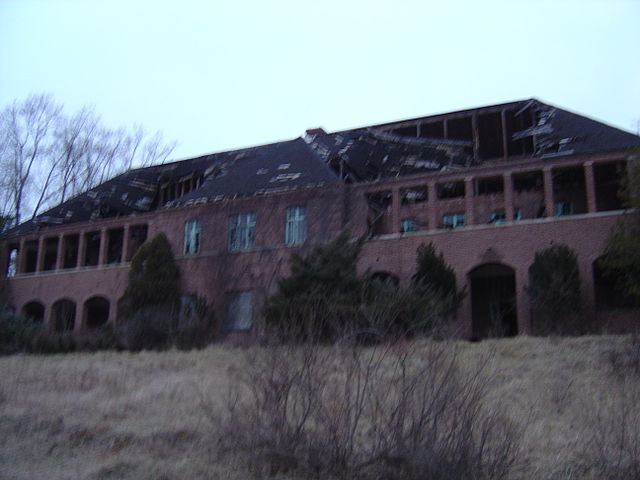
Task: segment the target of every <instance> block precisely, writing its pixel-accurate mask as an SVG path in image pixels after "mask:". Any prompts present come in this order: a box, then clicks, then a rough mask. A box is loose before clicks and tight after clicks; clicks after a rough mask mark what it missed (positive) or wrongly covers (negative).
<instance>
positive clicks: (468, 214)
mask: <svg viewBox="0 0 640 480" xmlns="http://www.w3.org/2000/svg"><path fill="white" fill-rule="evenodd" d="M474 193H475V192H474V188H473V177H466V178H465V179H464V207H465V214H464V217H465V219H464V224H465V225H475V219H474V218H473V217H474V215H473V206H474V205H473V194H474Z"/></svg>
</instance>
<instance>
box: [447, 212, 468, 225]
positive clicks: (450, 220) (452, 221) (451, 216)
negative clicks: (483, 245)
mask: <svg viewBox="0 0 640 480" xmlns="http://www.w3.org/2000/svg"><path fill="white" fill-rule="evenodd" d="M442 224H443V226H444V228H458V227H464V213H448V214H447V215H443V216H442Z"/></svg>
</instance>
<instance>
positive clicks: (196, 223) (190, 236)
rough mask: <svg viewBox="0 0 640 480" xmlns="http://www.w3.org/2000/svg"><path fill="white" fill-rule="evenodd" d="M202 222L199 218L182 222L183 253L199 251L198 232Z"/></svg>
mask: <svg viewBox="0 0 640 480" xmlns="http://www.w3.org/2000/svg"><path fill="white" fill-rule="evenodd" d="M201 230H202V223H201V222H200V220H187V221H186V222H185V224H184V253H185V255H189V254H195V253H198V252H199V251H200V232H201Z"/></svg>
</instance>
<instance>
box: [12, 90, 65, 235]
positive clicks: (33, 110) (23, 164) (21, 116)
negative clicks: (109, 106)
mask: <svg viewBox="0 0 640 480" xmlns="http://www.w3.org/2000/svg"><path fill="white" fill-rule="evenodd" d="M60 113H61V107H60V106H58V105H56V104H55V103H54V102H53V99H52V98H51V97H50V96H48V95H35V96H31V97H29V98H27V100H25V101H24V102H22V103H18V102H14V103H13V104H12V105H10V106H9V107H7V108H6V109H5V110H4V111H3V112H2V114H1V115H0V128H1V129H2V132H3V134H2V137H3V138H4V142H6V145H5V149H4V151H3V152H2V158H1V160H0V164H1V165H2V171H3V172H4V174H5V175H6V183H7V187H8V196H9V198H8V200H9V202H10V207H9V209H10V211H11V214H12V215H11V216H12V217H13V218H14V219H15V223H20V220H21V219H22V215H23V210H24V209H25V203H27V202H28V201H29V199H30V196H31V194H32V191H33V190H32V189H33V187H34V186H35V185H36V184H37V182H36V177H38V176H40V175H41V171H39V170H40V167H41V165H43V164H45V163H46V162H47V160H46V157H47V156H48V155H49V154H50V151H51V131H52V130H53V129H54V128H55V124H56V121H57V119H58V117H59V115H60ZM26 208H28V205H27V206H26Z"/></svg>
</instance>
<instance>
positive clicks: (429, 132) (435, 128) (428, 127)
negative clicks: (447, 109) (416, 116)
mask: <svg viewBox="0 0 640 480" xmlns="http://www.w3.org/2000/svg"><path fill="white" fill-rule="evenodd" d="M420 136H421V137H424V138H444V122H443V121H442V120H440V121H439V122H429V123H422V124H420Z"/></svg>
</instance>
